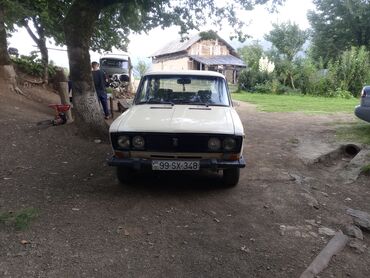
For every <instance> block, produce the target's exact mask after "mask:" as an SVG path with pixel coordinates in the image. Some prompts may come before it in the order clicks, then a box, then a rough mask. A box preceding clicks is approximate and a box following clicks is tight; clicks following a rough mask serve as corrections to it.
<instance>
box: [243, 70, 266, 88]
mask: <svg viewBox="0 0 370 278" xmlns="http://www.w3.org/2000/svg"><path fill="white" fill-rule="evenodd" d="M271 79H272V75H269V74H268V73H266V72H260V71H255V70H251V69H247V70H243V71H242V72H241V73H240V75H239V79H238V87H239V90H245V91H250V90H252V89H253V88H254V87H255V86H256V85H258V84H264V83H266V82H268V81H269V80H271Z"/></svg>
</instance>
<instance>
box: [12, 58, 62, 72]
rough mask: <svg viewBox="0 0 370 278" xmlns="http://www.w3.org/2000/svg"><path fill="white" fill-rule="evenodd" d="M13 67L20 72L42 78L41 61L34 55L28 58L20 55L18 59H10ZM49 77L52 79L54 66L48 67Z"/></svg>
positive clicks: (42, 67)
mask: <svg viewBox="0 0 370 278" xmlns="http://www.w3.org/2000/svg"><path fill="white" fill-rule="evenodd" d="M12 61H13V63H14V65H15V66H16V67H17V68H18V69H19V70H20V71H22V72H24V73H26V74H29V75H32V76H36V77H42V76H43V72H44V66H43V64H42V62H41V60H40V59H39V58H38V57H37V55H36V54H31V55H30V56H24V55H21V56H20V57H19V58H16V57H12ZM48 71H49V76H50V77H53V76H54V74H55V66H53V65H50V64H49V66H48Z"/></svg>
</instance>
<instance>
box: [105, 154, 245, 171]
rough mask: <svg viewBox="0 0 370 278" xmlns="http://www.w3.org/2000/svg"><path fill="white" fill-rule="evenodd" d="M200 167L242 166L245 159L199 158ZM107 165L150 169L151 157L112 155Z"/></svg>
mask: <svg viewBox="0 0 370 278" xmlns="http://www.w3.org/2000/svg"><path fill="white" fill-rule="evenodd" d="M199 164H200V168H201V169H214V170H218V169H230V168H244V167H245V160H244V158H243V157H241V158H240V159H239V160H235V161H228V160H219V159H201V160H199ZM108 165H109V166H118V167H127V168H132V169H136V170H141V169H144V168H147V169H151V167H152V159H144V158H117V157H115V156H113V157H112V158H111V159H110V160H108Z"/></svg>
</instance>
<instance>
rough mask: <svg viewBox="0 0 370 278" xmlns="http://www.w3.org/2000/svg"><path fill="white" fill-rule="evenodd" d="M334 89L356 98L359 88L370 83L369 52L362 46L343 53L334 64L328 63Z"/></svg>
mask: <svg viewBox="0 0 370 278" xmlns="http://www.w3.org/2000/svg"><path fill="white" fill-rule="evenodd" d="M328 68H329V71H330V72H331V73H332V74H333V76H334V78H335V81H334V84H335V88H333V89H334V90H336V89H340V90H342V91H349V92H351V93H352V95H353V96H357V95H358V94H359V93H360V91H361V88H362V87H363V86H364V85H366V84H367V83H368V82H370V52H369V51H366V48H365V47H364V46H362V47H352V48H351V49H350V50H347V51H344V52H343V53H342V54H341V56H340V58H339V59H338V60H336V61H335V62H331V63H329V66H328Z"/></svg>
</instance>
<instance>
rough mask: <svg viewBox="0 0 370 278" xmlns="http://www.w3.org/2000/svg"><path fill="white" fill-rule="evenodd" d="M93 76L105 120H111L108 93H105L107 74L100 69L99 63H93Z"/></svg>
mask: <svg viewBox="0 0 370 278" xmlns="http://www.w3.org/2000/svg"><path fill="white" fill-rule="evenodd" d="M91 68H92V76H93V79H94V85H95V91H96V94H97V95H98V99H99V102H100V103H101V105H102V106H103V110H104V116H105V119H109V115H110V114H109V110H108V100H107V92H106V91H105V74H104V72H103V71H102V70H100V69H99V63H98V62H92V63H91Z"/></svg>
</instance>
